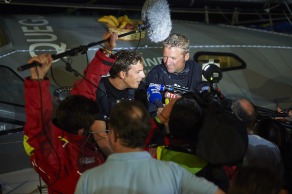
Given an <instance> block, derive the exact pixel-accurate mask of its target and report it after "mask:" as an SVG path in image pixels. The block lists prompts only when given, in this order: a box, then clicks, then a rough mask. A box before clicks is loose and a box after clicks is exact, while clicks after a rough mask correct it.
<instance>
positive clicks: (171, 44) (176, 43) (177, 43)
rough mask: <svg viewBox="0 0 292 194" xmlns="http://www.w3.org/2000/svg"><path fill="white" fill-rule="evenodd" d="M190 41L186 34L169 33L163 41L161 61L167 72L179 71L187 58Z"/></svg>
mask: <svg viewBox="0 0 292 194" xmlns="http://www.w3.org/2000/svg"><path fill="white" fill-rule="evenodd" d="M189 47H190V42H189V39H188V37H187V36H185V35H183V34H178V33H171V34H170V35H169V37H168V38H167V39H165V40H164V42H163V63H164V65H165V67H166V69H167V71H168V72H169V73H180V72H181V71H183V70H184V68H185V62H186V61H187V60H189V58H190V53H189Z"/></svg>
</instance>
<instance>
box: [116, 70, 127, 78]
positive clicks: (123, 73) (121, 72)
mask: <svg viewBox="0 0 292 194" xmlns="http://www.w3.org/2000/svg"><path fill="white" fill-rule="evenodd" d="M118 75H119V77H120V78H121V79H125V77H126V72H125V71H120V72H119V73H118Z"/></svg>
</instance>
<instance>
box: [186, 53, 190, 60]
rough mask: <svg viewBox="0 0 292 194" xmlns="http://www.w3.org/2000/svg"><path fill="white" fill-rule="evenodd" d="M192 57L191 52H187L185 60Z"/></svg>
mask: <svg viewBox="0 0 292 194" xmlns="http://www.w3.org/2000/svg"><path fill="white" fill-rule="evenodd" d="M189 59H190V53H186V54H185V61H187V60H189Z"/></svg>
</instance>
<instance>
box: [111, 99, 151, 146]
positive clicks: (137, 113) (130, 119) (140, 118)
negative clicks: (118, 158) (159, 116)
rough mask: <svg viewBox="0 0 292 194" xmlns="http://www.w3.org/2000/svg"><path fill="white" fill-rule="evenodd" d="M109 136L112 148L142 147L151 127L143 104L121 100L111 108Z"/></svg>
mask: <svg viewBox="0 0 292 194" xmlns="http://www.w3.org/2000/svg"><path fill="white" fill-rule="evenodd" d="M108 122H109V130H110V132H109V138H110V144H111V146H112V149H113V150H114V151H115V147H116V146H118V147H121V146H122V147H126V148H130V149H135V148H141V149H142V148H143V147H144V143H145V139H146V137H147V136H148V132H149V130H150V128H151V123H150V115H149V113H148V111H147V109H146V108H145V106H144V105H143V104H142V103H141V102H139V101H135V100H121V101H120V102H119V103H118V104H117V105H116V106H115V107H114V108H113V110H112V112H111V115H110V119H109V121H108Z"/></svg>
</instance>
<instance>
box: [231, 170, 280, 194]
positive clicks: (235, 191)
mask: <svg viewBox="0 0 292 194" xmlns="http://www.w3.org/2000/svg"><path fill="white" fill-rule="evenodd" d="M279 190H280V179H279V177H278V176H276V175H275V174H274V173H273V172H272V171H271V170H270V169H267V168H262V167H259V166H245V167H241V168H240V169H239V170H238V172H237V174H236V175H235V177H234V179H233V181H232V183H231V185H230V187H229V192H228V193H229V194H251V193H256V194H276V193H279Z"/></svg>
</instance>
